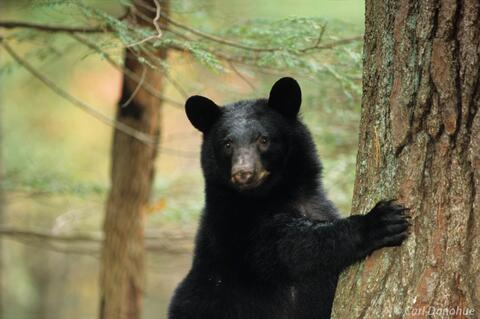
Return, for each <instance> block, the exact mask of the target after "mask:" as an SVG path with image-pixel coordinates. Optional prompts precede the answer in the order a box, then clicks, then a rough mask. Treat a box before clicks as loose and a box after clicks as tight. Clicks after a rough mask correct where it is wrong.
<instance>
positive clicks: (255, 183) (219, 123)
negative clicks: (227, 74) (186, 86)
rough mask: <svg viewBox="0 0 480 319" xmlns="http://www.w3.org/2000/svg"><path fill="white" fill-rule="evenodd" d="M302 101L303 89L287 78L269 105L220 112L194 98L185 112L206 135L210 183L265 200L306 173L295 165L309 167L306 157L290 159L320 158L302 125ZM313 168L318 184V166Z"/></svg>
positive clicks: (247, 104) (245, 104)
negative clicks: (293, 177)
mask: <svg viewBox="0 0 480 319" xmlns="http://www.w3.org/2000/svg"><path fill="white" fill-rule="evenodd" d="M301 101H302V94H301V90H300V86H299V85H298V83H297V81H295V80H294V79H292V78H288V77H285V78H282V79H280V80H278V81H277V82H276V83H275V84H274V85H273V87H272V89H271V91H270V96H269V98H268V99H256V100H244V101H239V102H236V103H232V104H229V105H226V106H224V107H219V106H218V105H217V104H215V102H213V101H211V100H210V99H208V98H206V97H202V96H192V97H190V98H189V99H188V100H187V102H186V105H185V109H186V113H187V117H188V119H189V120H190V122H191V123H192V124H193V126H194V127H195V128H197V129H198V130H200V131H201V132H202V133H203V144H202V168H203V173H204V176H205V179H206V182H207V183H214V184H216V185H219V186H221V187H227V188H229V189H233V190H234V191H236V192H239V193H242V194H252V193H258V194H260V193H263V194H264V193H266V192H267V193H268V191H269V190H271V189H272V188H273V187H274V186H275V185H278V184H280V183H281V182H282V180H285V177H286V175H287V174H290V175H292V174H293V175H294V174H296V172H297V171H298V170H302V168H301V167H292V165H293V166H302V165H308V163H307V162H308V161H306V157H308V154H307V156H302V155H304V154H292V152H293V153H298V152H300V153H301V152H303V151H302V150H301V149H305V148H307V149H308V148H309V152H308V153H309V154H310V153H312V152H313V154H314V156H313V157H315V154H316V153H315V147H314V145H313V142H312V141H311V137H310V134H309V133H308V130H307V129H306V127H305V126H304V125H303V124H302V123H301V121H300V120H299V119H298V113H299V110H300V104H301ZM302 146H303V147H302ZM292 158H296V159H297V160H296V161H293V160H292ZM302 159H303V160H304V162H303V163H302ZM293 162H295V163H293ZM313 162H314V163H313V166H315V167H314V168H313V169H314V172H312V174H313V176H312V177H313V178H315V177H316V176H315V175H316V172H317V170H316V166H317V164H316V160H315V159H313Z"/></svg>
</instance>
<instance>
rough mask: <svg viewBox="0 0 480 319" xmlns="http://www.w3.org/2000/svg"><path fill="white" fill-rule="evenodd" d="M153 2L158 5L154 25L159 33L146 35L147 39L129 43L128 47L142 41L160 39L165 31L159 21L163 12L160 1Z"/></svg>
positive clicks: (154, 0)
mask: <svg viewBox="0 0 480 319" xmlns="http://www.w3.org/2000/svg"><path fill="white" fill-rule="evenodd" d="M153 2H154V3H155V7H156V13H155V18H153V25H154V26H155V30H157V34H156V35H151V36H149V37H146V38H145V39H143V40H140V41H138V42H135V43H132V44H128V45H127V47H134V46H137V45H140V44H142V43H145V42H147V41H150V40H155V39H160V38H161V37H162V35H163V32H162V29H161V28H160V25H159V24H158V21H159V19H160V12H161V7H160V3H158V0H153Z"/></svg>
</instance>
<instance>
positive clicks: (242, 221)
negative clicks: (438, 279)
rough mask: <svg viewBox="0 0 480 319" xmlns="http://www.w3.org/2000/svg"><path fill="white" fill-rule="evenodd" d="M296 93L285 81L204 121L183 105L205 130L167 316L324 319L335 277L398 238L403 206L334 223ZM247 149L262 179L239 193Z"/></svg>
mask: <svg viewBox="0 0 480 319" xmlns="http://www.w3.org/2000/svg"><path fill="white" fill-rule="evenodd" d="M297 87H298V84H297V83H296V81H295V80H293V79H291V78H286V79H285V78H284V79H281V80H280V81H279V82H277V84H276V85H275V86H274V87H273V89H272V91H271V94H270V97H269V100H265V99H259V100H250V101H240V102H237V103H234V104H231V105H227V106H225V107H223V108H212V107H211V105H210V106H209V107H204V106H203V110H205V113H203V114H202V112H200V110H196V111H193V110H194V109H195V107H196V105H195V100H197V101H198V98H194V100H189V102H187V106H188V108H187V115H188V117H189V119H190V121H191V122H192V124H193V125H194V126H196V127H197V128H201V130H202V131H203V132H204V138H203V144H202V158H201V159H202V168H203V173H204V177H205V184H206V186H205V195H206V198H205V209H204V211H203V214H202V218H201V223H200V226H199V230H198V234H197V238H196V248H195V253H194V259H193V263H192V268H191V270H190V272H189V273H188V275H187V277H186V278H185V279H184V280H183V281H182V282H181V283H180V285H179V286H178V288H177V290H176V291H175V295H174V297H173V299H172V302H171V304H170V308H169V318H170V319H193V318H195V319H270V318H271V319H287V318H295V319H303V318H305V319H306V318H329V317H330V311H331V306H332V301H333V297H334V293H335V287H336V283H337V277H338V275H339V273H340V272H341V271H342V270H343V269H345V267H347V266H348V265H350V264H352V263H354V262H356V261H358V260H360V259H362V258H364V257H366V256H367V255H368V254H370V253H371V252H372V251H374V250H375V249H379V248H381V247H387V246H396V245H400V244H401V243H402V241H403V240H404V239H405V238H406V232H407V228H408V221H407V220H406V218H405V216H404V214H403V212H404V209H403V207H401V206H399V205H397V204H395V203H393V202H386V201H383V202H380V203H379V204H377V205H376V206H375V207H374V208H373V209H372V210H371V211H370V212H369V213H368V214H367V215H355V216H351V217H348V218H340V217H339V215H338V213H337V211H336V209H335V207H334V205H333V204H332V203H331V202H330V201H329V200H328V199H327V198H326V196H325V193H324V191H323V188H322V184H321V181H320V175H321V170H322V167H321V164H320V162H319V160H318V157H317V153H316V150H315V145H314V143H313V140H312V138H311V135H310V133H309V131H308V129H307V128H306V127H305V126H304V124H303V123H302V122H301V121H300V120H299V119H298V116H297V113H298V110H299V107H300V102H301V96H300V95H299V94H300V88H299V87H298V89H297ZM278 88H281V89H280V90H279V89H278ZM292 94H293V95H295V96H293V97H292ZM201 101H203V102H204V101H205V100H201ZM203 102H202V103H203ZM212 103H213V102H212ZM213 104H214V103H213ZM279 104H281V105H279ZM201 117H204V118H201ZM212 118H213V119H214V120H211V119H212ZM205 119H206V120H205ZM198 123H200V124H198ZM206 123H207V124H206ZM259 143H261V144H259ZM246 147H250V149H254V150H255V151H256V152H257V154H254V155H255V156H258V158H260V162H259V163H256V162H255V163H253V164H252V165H253V166H252V167H254V168H252V172H253V173H254V174H256V175H258V174H257V173H258V171H264V172H268V176H267V177H266V178H264V179H261V180H260V179H259V178H260V177H258V176H257V177H258V182H259V183H260V184H259V185H258V186H257V184H256V183H255V185H256V186H255V187H253V188H247V189H239V188H238V187H237V186H236V185H235V184H234V183H233V182H232V178H231V173H232V166H233V165H235V160H234V158H235V152H237V151H238V150H239V149H242V148H246ZM249 154H250V153H249ZM252 156H253V155H252ZM243 160H245V159H243ZM247 160H248V159H247ZM257 177H255V178H257ZM252 183H253V182H252Z"/></svg>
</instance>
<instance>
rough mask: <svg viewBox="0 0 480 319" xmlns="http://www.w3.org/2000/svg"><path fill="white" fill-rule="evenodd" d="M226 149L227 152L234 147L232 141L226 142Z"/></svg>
mask: <svg viewBox="0 0 480 319" xmlns="http://www.w3.org/2000/svg"><path fill="white" fill-rule="evenodd" d="M224 147H225V149H227V150H228V149H230V148H231V147H232V141H230V140H228V141H225V144H224Z"/></svg>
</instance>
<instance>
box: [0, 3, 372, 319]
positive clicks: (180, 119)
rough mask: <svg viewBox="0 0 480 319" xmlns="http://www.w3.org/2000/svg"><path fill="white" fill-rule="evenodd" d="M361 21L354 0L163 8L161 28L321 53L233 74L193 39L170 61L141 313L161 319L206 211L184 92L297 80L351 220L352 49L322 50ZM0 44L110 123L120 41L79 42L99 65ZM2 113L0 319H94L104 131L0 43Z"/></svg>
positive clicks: (357, 48)
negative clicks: (169, 25) (166, 18)
mask: <svg viewBox="0 0 480 319" xmlns="http://www.w3.org/2000/svg"><path fill="white" fill-rule="evenodd" d="M79 3H80V5H79ZM124 5H128V1H100V0H98V1H93V0H92V1H67V0H65V1H42V0H38V1H19V0H12V1H7V0H0V21H12V20H14V21H28V22H38V23H46V24H49V25H62V26H81V25H95V19H98V17H99V12H100V13H102V14H105V16H104V18H105V19H108V17H110V16H111V17H120V16H121V15H122V14H123V12H124ZM363 15H364V3H363V1H359V0H296V1H293V0H276V1H273V0H269V1H253V0H195V1H193V0H176V1H172V10H171V17H172V19H174V20H175V21H178V22H180V23H182V24H184V25H188V26H190V27H192V28H195V29H196V30H201V31H202V32H205V33H208V34H216V35H219V36H223V37H226V38H229V39H232V38H233V39H235V40H238V39H240V40H241V39H247V40H250V42H248V41H247V42H248V43H251V44H252V45H253V44H254V45H256V46H262V45H263V46H267V45H271V46H275V45H280V46H281V45H286V46H288V45H295V43H301V45H304V44H305V43H308V42H313V43H315V41H317V40H318V42H319V43H320V45H319V47H320V48H319V49H318V50H312V52H306V53H305V55H307V57H304V56H303V54H302V55H301V57H299V58H297V57H296V56H290V55H288V54H284V55H282V52H274V53H272V54H271V56H265V55H264V56H262V57H259V58H258V59H256V60H255V63H244V64H241V63H238V65H235V66H233V65H228V64H226V63H225V62H223V61H217V60H215V58H213V57H211V56H209V55H208V54H207V53H206V52H205V51H202V46H198V47H196V46H195V43H193V44H191V47H189V50H190V51H191V53H193V54H189V55H187V54H184V53H182V52H171V53H170V54H169V58H168V62H167V63H166V65H165V68H167V69H168V79H169V81H167V82H165V83H166V85H167V86H166V89H165V90H164V96H165V97H167V98H168V100H165V101H164V104H163V109H162V123H161V126H162V132H161V147H160V149H159V155H158V158H157V160H156V176H155V182H154V190H153V194H152V205H151V207H150V208H149V209H148V216H147V218H146V221H145V228H146V234H147V244H148V248H149V250H148V251H149V254H148V259H147V286H146V291H145V301H144V302H145V310H144V314H143V317H144V318H164V317H165V311H166V307H167V305H168V301H169V298H170V296H171V293H172V291H173V289H174V287H175V286H176V284H177V283H178V281H179V280H180V279H182V278H183V276H184V275H185V273H186V271H187V270H188V268H189V263H190V249H191V238H192V236H193V234H194V231H195V228H196V222H197V218H198V216H199V213H200V210H201V208H202V205H203V203H202V202H203V197H202V191H203V182H202V176H201V170H200V166H199V156H198V155H199V154H198V152H199V142H200V137H201V136H200V133H198V132H196V131H195V130H194V129H193V128H192V127H191V126H190V124H189V123H188V122H187V119H186V116H185V114H184V111H183V102H184V101H185V99H186V97H187V96H189V95H193V94H202V95H206V96H208V97H210V98H212V99H213V100H215V101H216V102H217V103H218V104H224V103H228V102H232V101H235V100H238V99H246V98H254V97H265V96H266V95H267V94H268V91H269V88H270V86H271V85H272V83H273V82H274V81H275V80H276V79H277V78H279V77H281V76H287V75H290V76H294V77H295V78H297V79H298V80H299V82H300V84H301V85H302V88H303V94H304V104H303V106H302V113H303V118H304V120H305V122H306V123H307V124H308V126H309V127H310V129H311V130H312V132H313V133H314V135H315V140H316V142H317V146H318V150H319V153H320V156H321V157H322V160H323V164H324V180H325V184H326V185H325V186H326V189H327V191H328V193H329V196H330V198H331V199H332V200H333V201H334V202H335V204H337V205H338V207H339V208H340V210H341V211H342V212H344V213H348V212H349V209H350V202H351V197H352V189H353V181H354V169H355V156H356V151H357V142H358V124H359V116H360V96H361V66H362V56H361V53H362V43H361V40H355V41H346V42H345V43H344V44H343V43H340V44H339V45H332V46H328V44H329V43H337V42H338V41H339V40H342V39H352V38H358V37H361V36H362V34H363V22H364V17H363ZM92 21H93V22H92ZM180 31H185V29H183V30H182V29H180ZM187 33H188V32H187ZM0 35H1V36H2V37H4V38H5V39H8V41H9V42H8V43H9V46H10V47H11V48H12V49H14V50H15V52H16V53H17V54H18V55H19V56H21V57H22V58H23V59H24V60H25V61H27V62H28V63H29V64H31V65H32V66H34V67H35V69H36V70H38V71H39V72H41V74H42V75H44V76H45V77H47V78H49V79H50V80H52V81H54V82H55V83H56V84H57V85H58V86H59V87H61V88H62V89H63V90H65V91H66V92H68V93H69V94H71V96H74V97H76V98H78V99H79V100H81V101H83V102H85V103H87V104H88V105H90V106H93V107H95V109H96V110H98V111H100V112H101V113H103V114H106V115H108V116H109V117H112V118H113V117H114V114H115V109H116V103H117V102H118V99H119V95H120V90H121V78H122V75H121V72H119V71H118V69H117V68H115V67H114V66H112V63H110V62H111V61H108V60H109V59H113V60H114V62H116V63H119V64H121V63H122V56H123V49H124V46H122V45H121V43H120V42H121V41H120V40H118V39H117V38H114V37H112V36H110V35H108V34H98V35H97V34H92V35H89V34H83V35H81V38H80V39H87V40H88V41H89V42H88V43H90V44H92V43H93V44H94V45H96V46H98V47H100V48H101V51H103V52H104V53H105V52H106V53H108V57H107V56H106V55H105V54H104V53H99V52H98V50H96V49H92V48H93V46H88V45H86V42H82V41H79V39H78V38H75V37H73V36H72V35H71V34H65V33H55V34H53V33H50V32H39V31H36V30H33V29H21V28H19V29H7V28H3V29H2V28H1V27H0ZM262 36H263V41H264V42H265V43H267V44H262V42H261V39H262ZM277 36H278V38H277ZM315 37H318V39H317V40H315ZM258 39H260V40H258ZM121 40H122V39H121ZM254 40H255V41H257V40H258V41H257V42H255V41H254ZM267 40H268V41H267ZM282 41H284V42H282ZM119 43H120V44H119ZM292 43H293V44H292ZM323 44H326V45H325V47H323V48H322V45H323ZM245 54H247V55H254V53H253V52H247V53H245ZM279 60H280V61H282V62H281V63H279V62H278V61H279ZM145 63H146V64H148V61H146V62H145ZM0 111H1V116H0V118H1V132H0V135H1V148H2V156H3V158H2V165H3V178H2V180H1V187H2V190H3V201H2V202H1V203H0V205H1V206H2V207H1V209H0V211H1V212H2V216H1V218H2V221H1V225H2V227H1V234H2V235H3V236H1V237H0V239H1V245H2V246H1V263H2V264H1V280H0V282H1V289H2V293H1V298H2V303H3V305H4V306H3V309H2V312H3V313H2V316H1V318H5V319H21V318H22V319H23V318H25V319H26V318H36V319H43V318H44V319H47V318H48V319H55V318H96V317H97V313H98V299H99V295H98V294H99V293H98V277H99V274H98V272H99V259H98V254H99V247H100V245H99V239H100V238H101V224H102V221H103V218H104V210H105V198H106V194H107V191H108V188H109V172H110V167H109V166H110V155H111V153H110V149H111V138H112V127H110V126H108V125H105V124H104V123H102V122H101V121H98V120H97V119H95V118H94V117H92V116H90V115H89V114H87V113H86V112H83V111H82V110H81V109H79V108H76V107H73V106H72V104H71V103H70V102H69V101H67V100H66V99H64V98H63V97H61V96H59V95H57V94H55V92H53V91H52V90H51V88H49V87H47V86H45V84H44V83H42V82H40V81H38V79H35V77H33V76H32V74H31V73H29V72H28V71H27V70H26V69H25V68H24V67H22V66H21V65H20V64H19V63H18V61H15V60H13V59H12V58H11V56H10V55H8V54H7V52H5V50H2V49H1V48H0ZM148 236H150V237H148ZM149 238H150V239H149Z"/></svg>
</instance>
